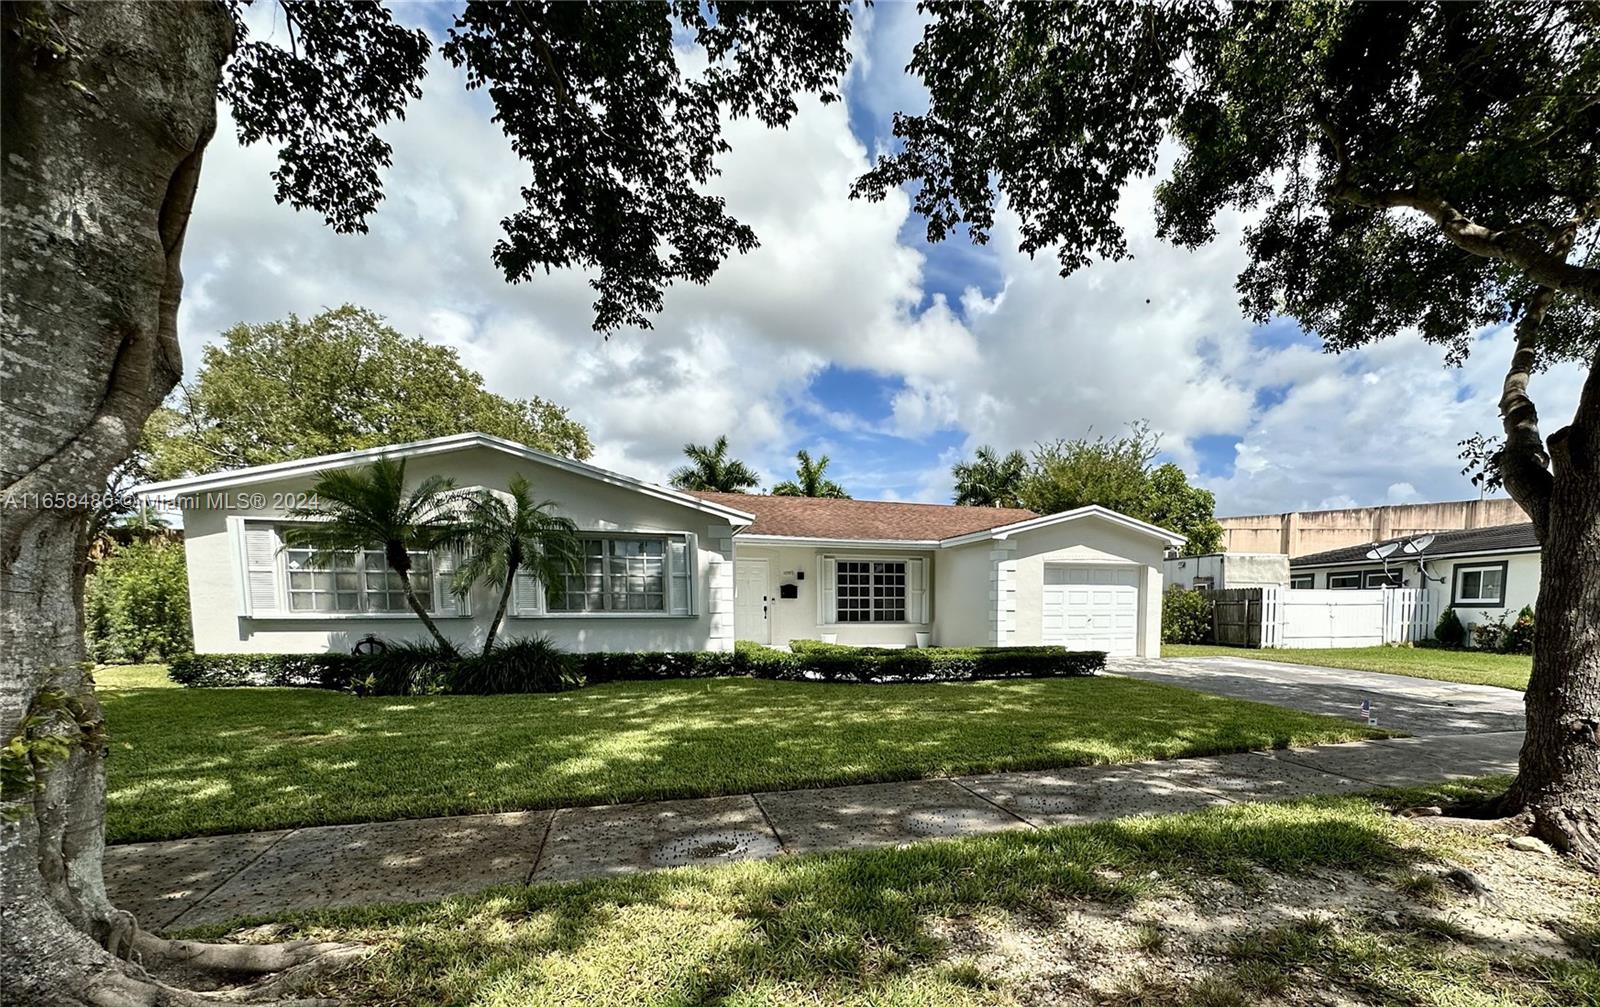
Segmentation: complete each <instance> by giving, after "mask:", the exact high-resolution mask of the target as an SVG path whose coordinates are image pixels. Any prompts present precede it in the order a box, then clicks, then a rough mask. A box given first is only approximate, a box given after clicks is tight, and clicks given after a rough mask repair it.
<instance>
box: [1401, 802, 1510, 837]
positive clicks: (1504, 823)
mask: <svg viewBox="0 0 1600 1007" xmlns="http://www.w3.org/2000/svg"><path fill="white" fill-rule="evenodd" d="M1450 810H1451V811H1460V810H1463V809H1459V808H1452V809H1450ZM1407 820H1408V821H1409V822H1410V823H1411V824H1412V825H1415V826H1417V827H1418V828H1422V829H1427V830H1429V831H1435V830H1441V829H1448V830H1450V831H1452V832H1465V833H1467V834H1469V835H1474V836H1492V835H1495V834H1497V833H1507V834H1510V835H1513V836H1526V835H1529V834H1530V830H1531V829H1532V828H1533V817H1532V816H1531V815H1529V814H1527V813H1523V814H1517V815H1510V816H1508V817H1505V818H1469V817H1465V816H1460V815H1452V814H1448V813H1446V814H1443V815H1435V816H1432V817H1425V816H1418V817H1415V818H1410V819H1407Z"/></svg>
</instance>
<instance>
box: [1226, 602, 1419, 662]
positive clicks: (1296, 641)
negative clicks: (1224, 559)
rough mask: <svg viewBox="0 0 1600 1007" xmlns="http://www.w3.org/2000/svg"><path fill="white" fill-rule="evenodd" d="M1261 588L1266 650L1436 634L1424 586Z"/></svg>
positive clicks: (1402, 640) (1370, 643)
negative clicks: (1323, 589) (1355, 589)
mask: <svg viewBox="0 0 1600 1007" xmlns="http://www.w3.org/2000/svg"><path fill="white" fill-rule="evenodd" d="M1260 590H1261V646H1262V647H1303V648H1326V647H1376V646H1379V645H1380V644H1385V643H1416V642H1417V641H1419V640H1426V639H1427V638H1428V637H1429V636H1431V635H1432V634H1433V613H1432V612H1431V611H1430V608H1431V605H1430V603H1429V599H1428V592H1427V591H1425V590H1422V589H1419V588H1407V587H1384V588H1377V589H1374V590H1371V591H1314V590H1307V589H1304V588H1299V589H1297V588H1287V587H1266V588H1261V589H1260ZM1219 593H1220V592H1219Z"/></svg>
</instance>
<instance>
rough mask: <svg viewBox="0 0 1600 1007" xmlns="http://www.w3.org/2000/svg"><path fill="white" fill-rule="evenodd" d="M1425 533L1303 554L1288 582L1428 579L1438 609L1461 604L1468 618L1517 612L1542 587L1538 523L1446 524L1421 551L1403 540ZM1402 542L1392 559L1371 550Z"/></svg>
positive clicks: (1336, 586) (1375, 583)
mask: <svg viewBox="0 0 1600 1007" xmlns="http://www.w3.org/2000/svg"><path fill="white" fill-rule="evenodd" d="M1417 540H1418V537H1416V536H1412V537H1408V538H1398V539H1390V540H1388V541H1385V542H1376V543H1373V544H1371V545H1359V546H1347V547H1345V548H1342V549H1332V550H1329V551H1327V552H1320V553H1314V554H1312V555H1310V556H1299V557H1296V558H1295V559H1292V560H1290V561H1289V586H1290V587H1292V588H1316V589H1319V590H1357V589H1362V588H1378V587H1384V586H1394V587H1412V588H1422V587H1425V588H1426V589H1427V591H1428V593H1429V595H1430V605H1429V606H1428V607H1429V610H1430V611H1431V612H1433V613H1435V615H1436V616H1437V614H1438V613H1442V612H1443V611H1444V610H1445V609H1447V608H1454V609H1455V610H1456V614H1457V615H1458V616H1460V618H1461V621H1462V622H1464V623H1476V622H1488V621H1493V620H1495V619H1498V618H1500V617H1501V616H1505V617H1506V619H1507V621H1510V620H1512V619H1515V618H1516V616H1517V613H1518V612H1520V611H1522V608H1523V606H1525V605H1532V604H1534V602H1535V601H1536V600H1537V598H1538V595H1539V541H1538V539H1536V538H1535V537H1534V534H1533V525H1532V524H1531V523H1524V524H1514V525H1502V526H1499V527H1495V528H1475V529H1470V530H1467V531H1447V532H1439V533H1438V534H1436V535H1433V536H1431V541H1429V542H1428V543H1427V545H1426V546H1425V547H1424V548H1423V549H1422V551H1421V553H1420V554H1410V553H1407V552H1406V551H1405V549H1404V548H1403V547H1404V545H1405V544H1406V543H1407V542H1415V541H1417ZM1391 543H1393V544H1395V546H1396V548H1395V549H1393V550H1392V551H1391V552H1390V553H1389V555H1388V557H1387V559H1369V558H1368V553H1369V552H1372V551H1373V550H1374V549H1381V548H1382V547H1384V546H1387V545H1389V544H1391Z"/></svg>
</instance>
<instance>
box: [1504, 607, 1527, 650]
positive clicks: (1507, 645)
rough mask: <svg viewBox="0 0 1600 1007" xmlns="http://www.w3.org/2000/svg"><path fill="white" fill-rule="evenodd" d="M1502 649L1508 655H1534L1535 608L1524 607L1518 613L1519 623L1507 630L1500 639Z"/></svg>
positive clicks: (1514, 623) (1513, 624) (1508, 627)
mask: <svg viewBox="0 0 1600 1007" xmlns="http://www.w3.org/2000/svg"><path fill="white" fill-rule="evenodd" d="M1500 649H1501V650H1503V651H1505V652H1506V653H1507V654H1531V653H1533V606H1532V605H1524V606H1522V611H1521V612H1518V613H1517V621H1516V622H1513V623H1512V624H1511V625H1509V626H1507V627H1506V628H1505V633H1504V634H1502V636H1501V637H1500Z"/></svg>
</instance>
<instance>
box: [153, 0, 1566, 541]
mask: <svg viewBox="0 0 1600 1007" xmlns="http://www.w3.org/2000/svg"><path fill="white" fill-rule="evenodd" d="M273 6H274V5H263V7H262V8H257V9H255V11H254V12H255V15H256V16H258V17H265V16H266V15H265V14H263V13H262V12H263V11H270V10H271V9H272V8H273ZM445 9H446V8H444V7H441V6H434V7H423V6H407V7H402V8H401V10H402V14H403V16H406V17H410V18H413V19H419V20H420V21H422V23H424V24H425V26H426V27H428V29H429V30H430V32H431V33H432V34H433V35H434V37H435V40H436V41H437V40H439V39H440V38H442V32H441V31H440V28H441V26H442V25H443V23H444V21H443V20H442V12H443V11H444V10H445ZM256 31H257V33H258V34H261V35H269V36H270V35H271V33H272V32H273V26H272V25H270V24H269V23H266V22H265V21H259V22H258V23H257V24H256ZM919 31H920V27H919V22H918V15H917V13H916V11H915V8H914V7H913V6H912V5H910V4H902V3H894V2H889V3H880V4H878V5H876V6H874V7H873V8H872V9H870V10H869V11H866V12H864V13H858V17H857V21H856V31H855V35H854V37H853V39H852V51H853V53H854V56H855V58H854V61H853V64H852V67H851V70H850V72H849V75H848V77H847V79H846V81H845V85H844V93H845V97H846V101H845V102H844V105H843V107H842V108H841V107H840V106H839V105H833V106H822V105H820V104H819V103H816V102H814V101H802V102H801V112H800V114H799V115H798V116H797V117H796V119H795V121H794V122H793V123H792V124H791V127H790V128H789V129H788V130H785V131H781V132H769V131H765V130H763V129H761V128H760V127H759V126H757V125H754V124H751V123H748V122H738V123H731V124H729V126H728V129H727V137H728V139H729V140H730V142H731V144H732V146H733V151H732V152H731V153H729V154H728V155H726V156H725V157H724V159H723V161H722V163H721V167H722V169H723V174H722V175H721V176H720V177H719V178H718V179H717V180H716V181H715V182H714V183H713V186H712V188H713V189H714V190H716V191H718V192H719V194H722V195H723V196H725V198H726V199H727V200H728V205H729V207H730V209H731V210H732V212H734V213H735V215H736V216H739V217H740V219H742V220H745V221H746V222H748V223H750V224H751V226H753V227H754V228H755V230H756V232H757V234H758V236H759V237H760V238H761V241H762V247H761V248H759V249H757V250H756V251H755V252H753V253H751V254H750V255H748V256H743V257H740V258H738V259H735V260H731V261H729V262H728V263H726V264H725V265H724V266H723V267H722V269H721V270H720V271H719V272H718V274H717V275H716V277H714V278H713V280H712V282H711V283H710V284H708V285H707V286H705V287H693V286H689V287H680V288H676V289H674V290H672V291H671V292H670V293H669V294H668V297H667V301H666V306H665V310H664V312H663V313H662V315H661V316H660V317H659V318H658V319H657V320H656V324H655V327H654V328H653V329H652V330H651V331H649V332H622V333H618V334H616V335H614V336H613V337H612V338H611V339H609V340H602V339H600V338H599V337H597V336H595V335H594V334H593V333H592V332H591V331H590V330H589V301H590V298H591V294H590V291H589V290H588V288H587V286H586V284H585V278H584V276H583V275H582V274H580V273H578V272H575V271H558V272H556V273H553V274H551V275H550V276H548V277H543V276H541V277H540V278H538V279H537V280H534V281H532V282H529V283H524V284H518V285H507V284H506V283H505V282H504V281H503V279H502V278H501V277H500V276H499V274H498V272H497V271H496V270H495V269H494V267H493V266H492V264H491V263H490V261H489V250H490V248H491V247H492V246H493V244H494V241H495V240H496V238H497V237H498V228H499V220H500V219H501V218H502V217H503V216H505V215H506V214H507V213H509V212H511V211H512V210H513V209H515V207H516V205H517V204H518V202H519V197H518V194H517V189H518V186H519V185H521V184H522V183H523V181H524V179H525V177H526V172H525V170H524V169H523V167H522V166H521V165H520V163H519V162H518V161H517V160H516V158H515V157H514V156H513V155H512V154H511V153H510V151H509V150H508V148H507V145H506V141H505V138H504V137H503V136H502V135H501V134H500V132H499V131H498V129H497V128H495V127H494V126H493V125H492V123H491V122H490V121H489V111H488V108H487V102H486V99H485V98H484V96H483V95H482V94H479V93H468V92H466V91H465V90H464V89H463V87H462V81H461V79H460V76H459V74H457V73H456V72H455V71H454V70H452V69H451V68H449V67H448V66H446V65H445V64H444V63H443V62H442V60H438V59H435V61H434V64H433V66H432V68H431V70H430V75H429V77H428V79H427V80H426V81H425V82H424V97H423V98H422V100H421V101H419V102H417V103H415V104H414V105H413V107H412V108H411V109H409V110H408V113H407V118H406V120H405V122H403V123H399V124H396V125H394V126H393V127H392V128H390V129H388V130H387V131H386V132H385V137H386V138H387V139H388V140H389V141H390V142H391V143H392V144H393V145H394V149H395V155H394V166H393V168H392V169H391V170H389V171H388V172H387V173H386V175H385V189H386V194H387V198H386V200H385V202H384V203H383V205H382V207H381V208H380V210H379V211H378V213H377V214H376V215H375V216H374V217H373V218H372V220H371V232H370V233H369V234H367V235H361V236H338V235H334V234H332V233H331V232H330V231H328V230H327V229H326V228H325V227H323V226H322V224H321V222H320V220H318V219H316V218H314V217H313V216H311V215H308V214H298V213H296V212H295V211H293V210H292V209H290V208H287V207H283V206H279V205H277V204H276V202H275V201H274V200H273V199H272V193H271V185H270V181H269V180H268V173H269V172H270V171H271V169H272V167H273V156H272V152H271V151H270V150H268V149H265V148H263V147H260V146H257V147H252V148H244V147H241V146H239V144H238V143H237V141H236V139H235V138H234V135H233V131H232V127H231V123H229V122H228V121H227V120H226V118H225V119H224V122H223V123H222V125H221V127H220V128H219V131H218V135H217V138H216V139H215V140H214V141H213V143H212V146H211V149H210V150H209V151H208V153H207V164H206V169H205V173H204V176H203V178H202V181H201V186H200V192H199V196H198V198H197V202H196V212H195V215H194V218H193V221H192V223H191V230H190V236H189V239H188V244H187V250H186V255H185V273H186V278H187V285H186V292H185V303H184V306H183V310H182V314H181V315H180V331H181V335H182V338H183V341H184V346H185V353H186V359H187V360H188V362H189V376H190V377H192V376H193V368H194V364H195V362H196V361H197V360H198V359H199V356H200V349H201V347H202V346H203V345H204V344H205V343H206V342H208V341H210V340H212V339H215V338H216V337H217V335H218V333H220V332H221V331H222V330H223V329H225V328H226V327H227V326H229V325H231V324H234V323H236V322H239V321H252V322H254V321H265V320H270V319H273V318H280V317H282V316H284V315H286V314H288V313H289V312H291V311H293V312H298V313H301V314H307V313H312V312H315V311H316V310H318V309H319V308H321V307H324V306H330V305H336V304H339V303H343V302H345V301H351V302H354V303H358V304H362V305H364V306H366V307H369V308H371V309H373V310H375V311H377V312H379V313H381V314H383V315H385V316H387V317H388V318H389V319H390V321H391V323H392V324H394V325H396V326H397V327H398V328H400V329H402V330H403V331H406V332H411V333H416V334H419V335H422V336H424V337H425V338H428V339H430V340H432V341H436V342H439V343H442V344H446V345H450V346H452V347H454V348H455V349H456V350H457V351H458V352H459V353H460V354H461V356H462V358H463V359H464V360H465V361H466V362H467V363H468V364H469V365H471V366H473V367H476V368H477V369H479V370H480V371H481V372H482V373H483V374H484V375H485V378H486V380H487V382H488V383H489V385H490V387H492V388H494V389H495V390H496V391H499V392H501V393H502V394H508V395H519V396H520V395H531V394H537V395H543V396H545V397H547V398H550V399H553V400H554V401H557V402H560V403H561V404H563V405H565V406H567V407H569V408H570V409H571V410H572V412H573V414H574V415H575V416H576V417H577V418H579V419H580V420H582V421H583V422H584V423H586V424H587V425H588V426H589V427H590V430H591V433H592V435H593V437H594V440H595V442H596V444H597V453H596V459H595V460H596V461H597V462H599V463H601V464H603V465H606V466H608V467H611V468H614V469H617V470H620V471H626V472H630V473H633V474H636V475H639V476H642V477H645V478H656V479H661V478H664V477H665V475H666V473H667V472H668V471H670V469H671V468H672V467H673V466H674V465H675V464H676V463H677V461H678V459H679V456H680V455H679V452H680V449H681V446H682V444H683V443H684V442H685V441H695V442H706V441H709V440H711V439H713V438H714V437H716V436H717V435H718V434H721V433H727V434H728V435H729V437H730V439H731V440H732V442H733V446H734V449H735V451H736V452H737V453H738V454H739V455H740V456H741V457H743V458H745V459H746V460H747V461H749V462H751V463H752V464H753V465H755V466H756V467H757V469H758V470H759V471H760V472H762V474H763V475H764V476H765V477H766V479H768V480H769V481H775V480H777V479H782V478H785V477H787V476H788V475H789V474H790V472H791V471H792V467H793V455H794V452H795V451H796V450H797V449H799V448H807V449H809V450H811V451H812V452H813V453H814V454H815V453H825V454H827V455H829V457H830V458H831V459H832V467H831V469H830V472H831V474H832V475H833V476H834V477H835V478H836V479H838V480H839V481H841V482H843V483H844V484H845V486H846V487H847V488H848V489H850V490H851V491H853V492H854V493H855V494H856V495H857V496H861V497H876V498H894V499H927V500H944V499H948V498H949V492H950V479H949V466H950V464H951V463H952V462H953V461H955V460H957V459H959V458H961V457H962V456H963V455H965V454H968V453H970V451H971V450H972V449H973V448H974V447H976V446H977V445H979V444H984V443H991V444H994V445H995V446H997V447H999V448H1001V449H1010V448H1024V449H1026V448H1028V447H1030V446H1031V445H1033V444H1034V443H1036V442H1039V441H1044V440H1052V439H1055V438H1058V437H1076V436H1080V435H1082V434H1084V433H1086V432H1088V431H1094V432H1097V433H1116V432H1118V431H1120V430H1121V429H1123V428H1124V427H1125V425H1126V424H1129V423H1132V422H1134V421H1137V420H1148V421H1149V422H1150V423H1151V424H1152V425H1153V426H1154V427H1155V428H1156V429H1157V430H1158V431H1160V432H1161V434H1162V436H1163V444H1164V447H1165V448H1166V453H1167V455H1168V456H1169V457H1170V458H1171V459H1172V460H1175V461H1177V462H1178V463H1180V464H1182V465H1183V466H1185V468H1186V469H1188V470H1189V471H1190V472H1191V473H1192V474H1193V475H1194V477H1195V478H1196V479H1198V480H1199V481H1200V482H1201V483H1203V484H1204V485H1206V486H1208V487H1209V488H1211V489H1212V490H1213V491H1214V492H1216V494H1217V496H1218V510H1219V512H1221V513H1248V512H1253V511H1262V510H1279V509H1290V508H1300V507H1317V506H1343V505H1350V504H1368V503H1382V502H1386V501H1396V502H1398V501H1405V500H1415V499H1452V498H1463V497H1469V496H1473V495H1475V494H1476V490H1475V489H1474V488H1473V487H1472V486H1471V485H1470V483H1469V482H1468V481H1467V480H1466V479H1465V478H1463V477H1462V476H1461V475H1460V473H1459V472H1458V467H1459V465H1458V462H1457V461H1456V457H1455V455H1456V448H1455V444H1456V442H1457V441H1459V440H1460V439H1461V438H1463V437H1467V436H1469V435H1471V434H1473V433H1475V432H1478V431H1480V430H1490V429H1492V428H1493V427H1494V425H1495V410H1494V403H1495V400H1496V398H1497V396H1498V386H1499V381H1500V376H1501V375H1502V374H1503V368H1504V360H1505V359H1506V358H1507V357H1508V355H1509V339H1508V336H1507V334H1505V333H1503V332H1486V333H1483V334H1481V336H1480V340H1479V348H1478V351H1477V352H1475V353H1474V354H1473V356H1472V358H1471V359H1470V360H1469V361H1468V362H1467V364H1466V366H1464V367H1462V368H1456V369H1448V368H1446V367H1444V366H1443V362H1442V354H1441V353H1440V352H1439V351H1438V350H1437V349H1434V348H1432V347H1429V346H1426V345H1424V344H1422V343H1421V342H1420V341H1419V340H1417V339H1415V338H1414V337H1400V338H1396V339H1391V340H1387V341H1385V342H1383V343H1381V344H1377V345H1375V346H1373V347H1369V348H1366V349H1363V350H1361V351H1358V352H1355V353H1350V354H1346V355H1343V356H1339V357H1334V356H1329V355H1326V354H1323V353H1322V352H1320V347H1319V346H1318V344H1317V342H1316V341H1315V340H1314V339H1311V338H1309V337H1307V336H1306V335H1305V334H1304V333H1302V332H1301V331H1300V330H1299V328H1298V327H1297V326H1295V325H1294V324H1293V323H1292V322H1291V321H1287V320H1278V321H1274V322H1273V323H1271V324H1269V325H1265V326H1255V325H1252V324H1250V323H1249V322H1247V321H1246V320H1245V319H1243V318H1242V317H1240V314H1239V311H1238V308H1237V304H1236V298H1235V295H1234V291H1233V279H1234V276H1235V275H1236V274H1237V272H1238V270H1239V268H1240V267H1241V266H1242V265H1243V262H1244V257H1243V252H1242V250H1241V248H1240V234H1241V232H1242V229H1243V227H1244V226H1245V225H1246V223H1247V221H1246V220H1245V219H1243V218H1241V217H1238V216H1236V215H1227V214H1225V215H1223V217H1221V218H1220V219H1219V221H1218V238H1217V240H1216V241H1215V242H1213V243H1212V244H1211V245H1210V246H1207V247H1206V248H1204V249H1200V250H1197V251H1194V252H1187V251H1180V250H1177V249H1173V248H1170V247H1167V246H1165V245H1163V244H1161V243H1160V242H1158V241H1156V239H1155V238H1154V235H1153V233H1152V232H1153V224H1152V215H1151V213H1150V189H1151V186H1152V185H1153V180H1141V181H1139V182H1137V183H1135V184H1132V185H1130V186H1129V187H1128V190H1127V191H1126V192H1125V194H1124V206H1123V211H1122V215H1121V216H1122V220H1123V223H1124V226H1125V227H1126V228H1127V230H1128V234H1129V245H1130V248H1131V250H1132V251H1133V253H1134V258H1133V259H1132V261H1128V262H1121V263H1115V264H1105V263H1099V264H1096V265H1094V266H1092V267H1090V268H1089V269H1086V270H1081V271H1079V272H1078V273H1076V274H1074V275H1073V276H1072V277H1070V278H1067V279H1062V278H1061V277H1059V276H1057V275H1056V269H1055V265H1054V262H1053V260H1052V259H1051V257H1050V256H1048V255H1042V256H1041V257H1040V259H1039V260H1037V261H1033V260H1029V259H1028V258H1027V257H1026V256H1023V255H1021V254H1019V253H1017V252H1016V250H1015V249H1016V235H1015V230H1014V221H1012V220H1011V219H1010V217H1009V215H1008V214H1007V213H1006V212H1005V211H1004V209H1003V208H1002V212H1001V213H1000V215H999V217H998V219H997V222H996V227H995V232H994V236H993V240H992V242H991V243H990V244H989V245H987V246H974V245H972V244H971V243H970V242H968V241H966V240H965V239H964V238H960V239H952V240H950V241H947V242H944V243H941V244H938V245H929V244H928V243H927V242H926V241H925V240H924V231H923V222H922V221H921V219H920V218H918V217H916V216H915V215H914V214H912V213H911V212H910V209H909V199H908V198H907V197H905V196H904V195H903V194H901V195H897V196H896V197H894V198H891V199H889V200H887V201H885V202H883V203H877V204H867V203H862V202H857V201H851V200H850V199H849V198H848V190H849V184H850V182H851V181H852V180H853V179H854V178H855V177H857V176H858V175H859V174H860V173H861V172H862V171H864V170H865V169H866V168H867V167H868V166H869V165H870V163H871V158H872V156H873V155H874V154H875V153H876V152H877V151H879V150H882V149H885V148H886V147H887V146H888V145H890V144H891V143H892V137H891V135H890V132H891V131H890V121H891V116H892V114H893V111H894V110H896V109H904V110H908V111H913V112H915V111H919V110H920V109H921V108H922V106H923V103H924V101H925V98H924V96H923V93H922V91H921V88H920V85H919V84H918V82H916V81H915V80H914V79H912V78H909V77H907V76H906V75H905V73H904V72H903V67H904V66H905V64H906V62H907V61H908V60H909V58H910V52H911V46H912V45H913V44H914V43H915V41H916V38H917V37H918V34H919ZM273 37H275V36H273ZM694 60H695V57H694V56H693V55H692V54H686V66H693V65H694ZM224 111H225V110H224ZM1577 387H1578V381H1577V377H1576V373H1575V372H1572V371H1567V370H1561V369H1557V370H1556V371H1552V372H1550V373H1548V374H1545V375H1541V377H1540V378H1539V380H1538V382H1537V383H1536V386H1535V388H1534V392H1535V395H1536V396H1537V397H1539V400H1540V406H1541V413H1543V414H1544V415H1546V416H1549V417H1551V418H1552V419H1554V418H1556V417H1559V416H1560V415H1562V413H1563V411H1570V408H1571V404H1572V403H1573V402H1574V401H1575V399H1576V391H1577Z"/></svg>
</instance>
